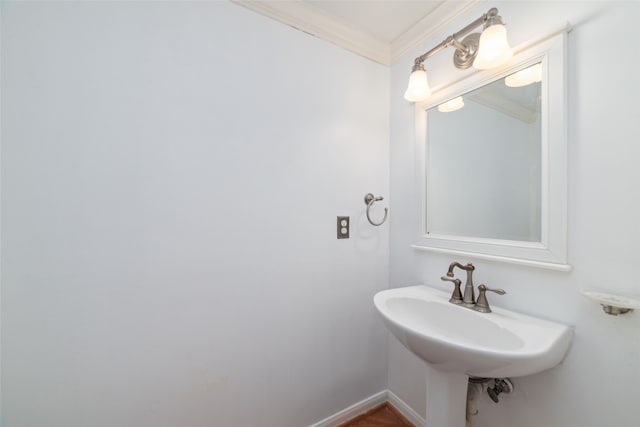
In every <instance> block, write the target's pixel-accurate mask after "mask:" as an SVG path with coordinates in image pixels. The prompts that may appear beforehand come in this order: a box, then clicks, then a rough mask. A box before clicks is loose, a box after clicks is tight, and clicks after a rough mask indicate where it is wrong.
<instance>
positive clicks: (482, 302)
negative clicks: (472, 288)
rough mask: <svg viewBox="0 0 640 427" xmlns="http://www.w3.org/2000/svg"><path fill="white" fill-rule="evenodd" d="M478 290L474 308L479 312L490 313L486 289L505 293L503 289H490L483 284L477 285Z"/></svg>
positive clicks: (499, 293)
mask: <svg viewBox="0 0 640 427" xmlns="http://www.w3.org/2000/svg"><path fill="white" fill-rule="evenodd" d="M478 291H479V292H478V300H477V301H476V306H475V309H476V310H477V311H479V312H481V313H491V307H489V301H487V295H486V294H487V291H491V292H495V293H496V294H498V295H504V294H506V292H505V291H504V290H503V289H491V288H487V287H486V286H485V285H480V286H478Z"/></svg>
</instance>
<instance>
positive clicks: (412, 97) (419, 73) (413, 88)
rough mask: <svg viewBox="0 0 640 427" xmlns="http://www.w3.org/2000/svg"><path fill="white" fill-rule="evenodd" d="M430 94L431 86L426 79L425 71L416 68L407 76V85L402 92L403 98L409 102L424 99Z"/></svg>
mask: <svg viewBox="0 0 640 427" xmlns="http://www.w3.org/2000/svg"><path fill="white" fill-rule="evenodd" d="M430 96H431V88H429V82H428V81H427V72H426V71H424V70H416V71H414V72H412V73H411V75H410V76H409V86H408V87H407V91H406V92H405V93H404V99H406V100H407V101H409V102H420V101H424V100H425V99H427V98H428V97H430Z"/></svg>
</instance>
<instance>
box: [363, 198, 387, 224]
mask: <svg viewBox="0 0 640 427" xmlns="http://www.w3.org/2000/svg"><path fill="white" fill-rule="evenodd" d="M380 200H384V197H381V196H378V197H375V196H374V195H373V194H371V193H367V194H366V195H365V196H364V204H365V205H367V219H368V220H369V222H370V223H371V225H375V226H376V227H378V226H380V225H382V224H384V222H385V221H386V220H387V214H388V213H389V209H387V208H384V218H382V221H380V222H373V220H372V219H371V216H369V209H371V206H373V204H374V203H375V202H378V201H380Z"/></svg>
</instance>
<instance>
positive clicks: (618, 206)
mask: <svg viewBox="0 0 640 427" xmlns="http://www.w3.org/2000/svg"><path fill="white" fill-rule="evenodd" d="M492 6H496V7H498V8H499V10H500V12H501V15H502V16H503V17H504V19H505V21H506V22H507V24H508V28H509V38H510V41H511V43H512V44H513V45H518V44H520V43H523V42H526V41H529V40H531V41H533V40H535V39H536V38H539V37H542V36H545V35H546V34H548V33H550V32H552V31H553V30H554V29H556V28H559V27H561V26H562V25H563V24H564V23H565V22H566V21H569V22H571V23H572V24H573V25H574V29H573V31H572V32H571V34H570V35H569V38H568V66H569V78H568V109H569V110H568V113H569V127H568V130H569V262H570V263H571V264H572V265H573V267H574V269H573V271H572V272H570V273H561V272H553V271H546V270H537V269H532V268H527V267H519V266H513V265H507V264H500V263H492V262H489V261H481V260H475V259H471V258H469V259H466V258H464V257H452V256H446V255H440V254H432V253H426V252H415V251H413V250H412V249H410V248H409V244H410V243H411V242H412V240H413V239H414V238H415V227H414V224H416V223H417V221H418V218H417V217H416V214H417V209H416V201H415V200H416V195H415V190H416V188H415V177H414V170H413V169H412V166H413V165H414V151H413V150H414V146H413V139H412V138H413V135H412V130H413V110H412V106H411V105H410V104H408V103H406V102H404V100H403V99H402V93H403V91H404V89H405V87H406V82H407V76H408V74H409V70H410V65H411V63H412V60H413V57H415V56H417V55H419V54H421V53H423V52H424V51H426V50H428V49H429V48H431V47H432V46H433V45H435V44H436V43H439V42H440V41H441V40H442V39H444V38H445V37H446V36H447V35H449V34H450V33H453V32H455V31H456V30H458V29H459V28H461V27H462V26H464V25H466V24H467V23H468V22H470V21H471V20H472V19H474V18H475V17H477V15H479V14H481V13H483V12H485V11H486V10H488V9H489V8H490V7H492ZM639 18H640V3H637V2H577V1H570V2H533V1H531V2H488V3H485V4H483V5H482V6H481V7H479V8H478V9H476V11H475V12H474V13H470V14H469V15H468V16H466V17H464V18H461V19H460V21H459V22H456V23H454V24H452V26H451V28H449V29H448V31H447V32H446V33H443V34H442V35H441V37H437V38H434V40H432V41H430V42H428V43H425V44H424V46H421V47H420V49H418V50H416V51H415V52H413V53H412V54H411V55H407V57H406V58H405V59H404V60H403V61H402V62H401V63H399V64H397V65H396V66H394V67H393V68H392V74H391V97H390V102H391V194H392V196H393V203H392V204H391V212H393V214H394V215H393V217H392V219H391V239H390V258H391V272H390V280H391V283H390V285H391V286H392V287H398V286H406V285H412V284H418V283H428V284H433V285H434V286H442V288H443V289H444V288H447V286H444V285H440V280H439V277H440V276H441V275H442V273H443V272H444V271H446V268H447V265H448V264H449V263H450V262H451V261H453V260H457V261H461V262H468V261H472V262H473V263H474V264H475V265H476V271H475V276H476V278H477V283H480V282H485V283H487V284H488V285H491V286H495V287H499V288H504V289H505V290H507V292H508V294H507V295H505V296H504V297H495V296H494V297H493V304H495V305H500V306H503V307H507V308H511V309H514V310H519V311H522V312H525V313H529V314H533V315H537V316H539V317H543V318H548V319H553V320H556V321H560V322H565V323H568V324H571V325H574V326H575V339H574V342H573V346H572V348H571V350H570V352H569V355H568V357H567V359H566V360H565V361H564V363H563V364H562V365H561V366H558V367H557V368H555V369H552V370H550V371H547V372H545V373H542V374H539V375H535V376H531V377H526V378H516V379H515V380H514V383H515V387H516V391H515V392H514V393H513V394H511V395H509V396H505V397H504V398H502V399H501V403H500V404H499V405H495V404H493V402H491V401H490V400H489V399H488V398H487V396H486V394H485V395H484V396H483V398H482V401H481V407H480V416H479V419H478V424H477V426H478V427H488V426H492V427H511V426H518V427H590V426H591V427H603V426H606V427H632V426H637V425H638V415H637V405H638V383H639V382H640V362H639V361H640V335H639V333H638V330H639V329H638V328H639V324H640V313H638V312H637V311H636V312H633V313H631V314H628V315H625V316H620V317H613V316H607V315H605V314H604V313H603V312H602V310H601V308H600V306H599V305H598V304H596V303H594V302H591V301H588V300H586V299H585V298H583V297H582V296H581V295H580V293H579V290H580V289H582V288H591V287H596V288H602V289H607V290H609V291H616V292H621V293H629V294H636V295H640V285H639V284H638V280H637V276H638V270H637V266H638V256H639V254H640V227H639V226H638V218H640V200H639V199H638V188H637V185H638V182H640V169H638V166H637V163H638V160H637V159H638V158H639V157H640V144H638V141H637V140H638V135H640V121H638V119H637V111H638V108H637V106H636V104H637V100H638V99H639V98H640V89H639V86H638V85H637V60H636V59H635V58H634V55H633V54H632V55H629V52H636V51H637V47H636V43H635V41H634V40H633V38H632V37H629V36H628V34H629V29H630V28H635V27H636V26H637V21H638V19H639ZM450 50H451V49H450ZM450 53H451V55H452V54H453V52H452V51H451V52H450ZM450 63H451V56H450V55H449V54H444V53H441V54H439V55H437V56H436V57H434V58H433V60H431V59H430V60H428V64H427V65H428V67H427V68H428V69H429V70H430V76H429V77H430V82H431V83H432V84H433V86H435V87H437V86H439V85H443V84H445V83H447V79H450V78H459V77H461V74H460V72H459V71H455V70H454V68H453V65H450ZM389 357H390V366H389V386H390V388H391V390H392V391H393V392H395V393H396V394H398V395H399V396H400V397H401V398H403V399H404V400H405V401H406V402H407V403H409V404H410V405H411V406H413V407H414V409H416V410H417V411H419V412H423V411H424V407H425V405H424V380H423V376H422V375H421V372H422V365H421V363H420V362H419V361H418V360H416V358H415V357H414V356H412V355H411V354H409V353H408V352H407V351H405V350H404V349H403V348H402V347H401V346H400V345H399V344H397V342H396V341H395V340H393V339H392V338H391V339H390V356H389Z"/></svg>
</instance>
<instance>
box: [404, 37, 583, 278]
mask: <svg viewBox="0 0 640 427" xmlns="http://www.w3.org/2000/svg"><path fill="white" fill-rule="evenodd" d="M567 31H568V29H565V30H563V31H562V32H560V33H556V34H555V35H553V36H551V37H548V38H546V39H545V40H543V41H540V42H537V43H536V44H534V45H532V46H528V47H524V48H521V49H520V50H519V51H518V50H517V49H516V51H517V52H518V53H517V54H516V55H514V57H513V58H512V60H511V61H510V62H509V63H508V64H507V65H505V66H503V67H501V68H500V69H498V70H497V71H482V72H476V73H474V74H472V75H470V76H468V77H466V78H464V79H462V80H460V81H458V82H455V83H453V84H451V85H448V86H446V87H444V88H442V89H439V90H438V91H437V92H434V94H433V95H432V96H431V97H430V98H429V99H428V100H427V101H425V102H422V103H417V104H416V105H415V124H416V129H415V138H416V140H415V142H416V144H415V145H416V161H417V165H416V167H417V174H416V175H417V178H418V185H417V190H418V191H419V192H420V194H419V197H418V199H419V201H420V206H419V209H420V215H419V217H420V228H419V230H420V237H419V239H418V240H417V241H416V242H415V243H414V244H413V245H412V247H413V248H415V249H421V250H428V251H435V252H442V253H449V254H454V255H463V256H470V257H475V258H482V259H489V260H495V261H502V262H508V263H513V264H523V265H530V266H535V267H541V268H548V269H553V270H560V271H569V270H571V266H570V265H569V264H568V263H567V119H566V117H567V114H566V63H565V61H566V59H565V45H566V38H567ZM536 62H541V63H542V76H543V77H542V85H541V97H542V99H541V124H542V132H541V134H542V141H541V142H542V146H541V150H542V153H541V155H542V156H541V158H542V165H541V172H542V174H541V181H542V182H541V239H540V240H541V241H540V242H524V241H512V240H499V239H488V238H477V237H466V236H454V235H446V234H434V233H427V230H426V227H427V226H426V223H427V221H426V212H427V211H426V203H427V193H426V190H427V184H426V179H427V174H426V172H427V158H426V155H427V153H428V141H427V137H426V135H427V129H426V128H427V110H428V109H429V108H432V107H435V106H437V105H438V104H441V103H442V102H445V101H447V100H449V99H451V98H454V97H456V96H459V95H461V94H464V93H467V92H470V91H472V90H474V89H476V88H479V87H481V86H484V85H486V84H489V83H491V82H493V81H495V80H497V79H501V78H504V77H506V76H507V75H509V74H512V73H513V72H515V71H517V70H518V69H521V68H525V67H526V66H528V65H533V64H535V63H536Z"/></svg>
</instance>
